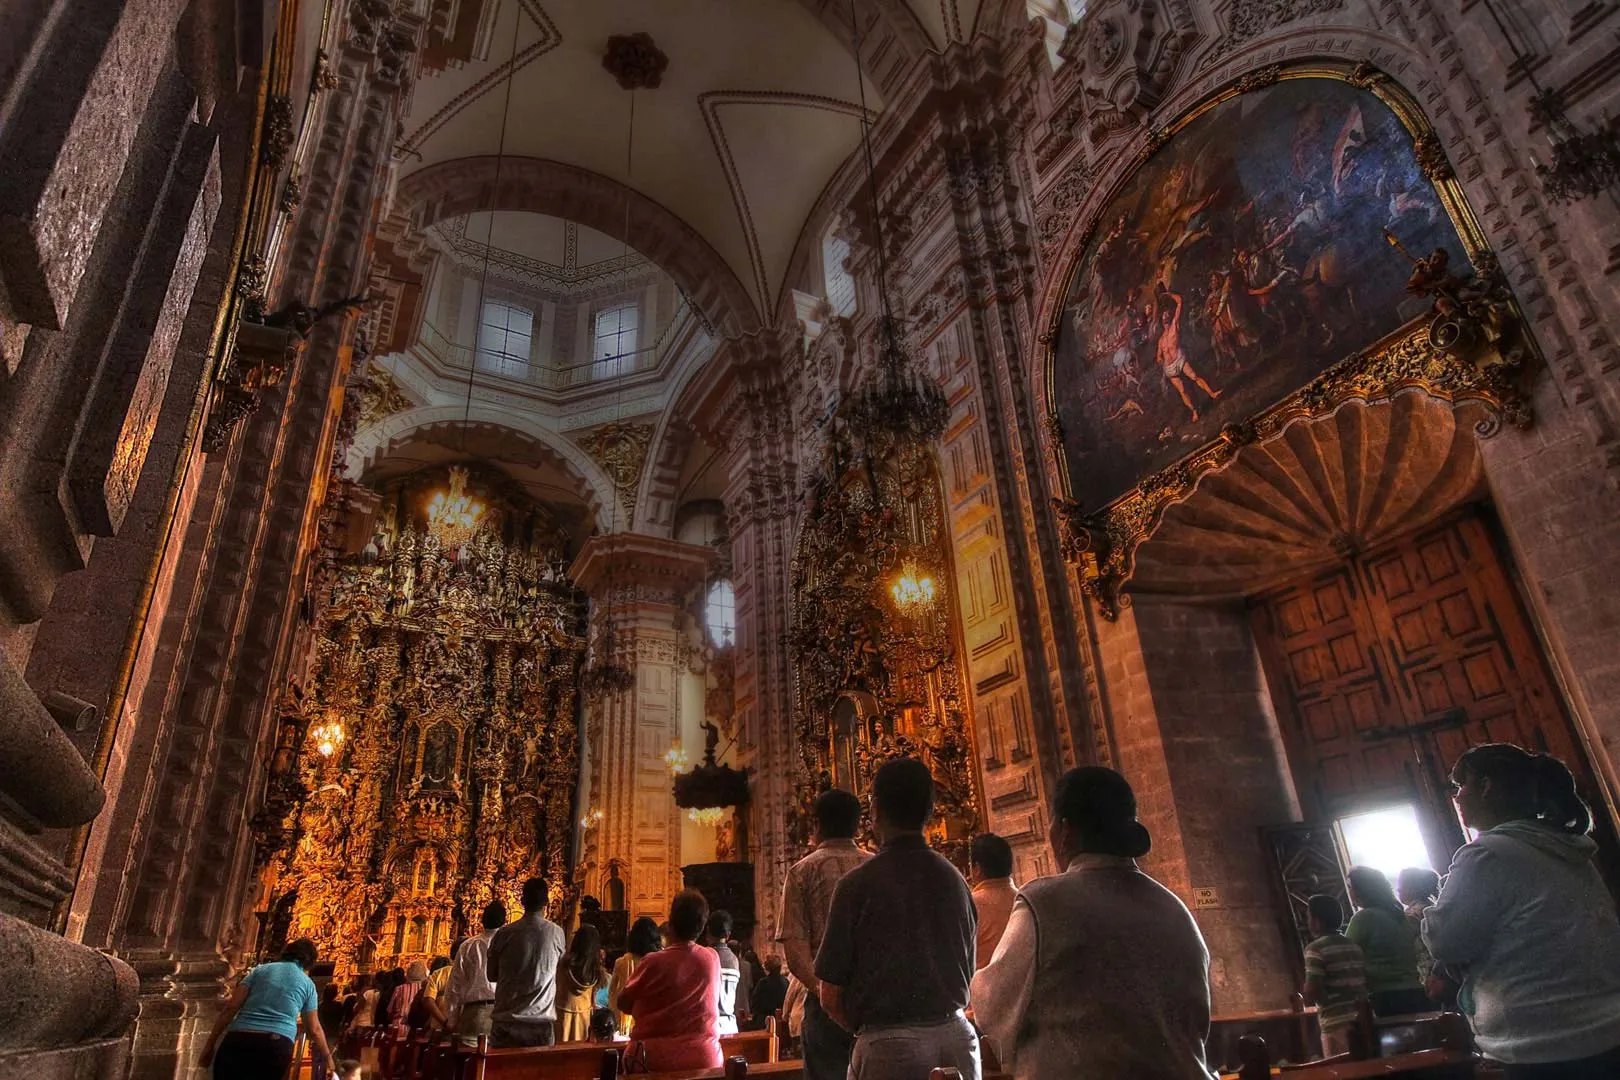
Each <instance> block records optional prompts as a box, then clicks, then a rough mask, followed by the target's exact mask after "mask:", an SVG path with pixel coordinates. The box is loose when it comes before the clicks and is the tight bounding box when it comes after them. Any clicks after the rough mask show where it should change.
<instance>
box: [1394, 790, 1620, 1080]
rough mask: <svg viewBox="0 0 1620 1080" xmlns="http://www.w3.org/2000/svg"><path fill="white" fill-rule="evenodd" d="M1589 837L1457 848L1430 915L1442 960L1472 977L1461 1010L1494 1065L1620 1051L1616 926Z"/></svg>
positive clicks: (1498, 836)
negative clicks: (1617, 1049)
mask: <svg viewBox="0 0 1620 1080" xmlns="http://www.w3.org/2000/svg"><path fill="white" fill-rule="evenodd" d="M1596 851H1597V845H1596V844H1595V843H1593V842H1592V840H1591V838H1590V837H1586V836H1574V835H1571V834H1569V833H1564V832H1558V831H1556V830H1554V829H1550V828H1548V827H1546V826H1545V825H1541V824H1539V823H1537V822H1533V821H1510V822H1507V823H1506V824H1503V825H1498V826H1497V827H1496V828H1494V829H1487V830H1485V831H1484V832H1482V833H1480V834H1479V837H1478V838H1477V839H1475V840H1474V841H1473V842H1472V843H1470V844H1465V845H1463V846H1462V847H1461V848H1459V849H1458V850H1457V854H1456V856H1455V857H1454V858H1453V859H1452V862H1451V873H1450V875H1449V876H1448V877H1447V878H1446V883H1445V887H1444V888H1442V889H1441V890H1440V898H1439V899H1438V900H1436V901H1435V903H1434V904H1433V906H1431V907H1430V908H1429V910H1428V911H1427V912H1426V913H1425V914H1424V917H1423V940H1424V942H1425V943H1426V944H1427V945H1428V947H1429V951H1430V952H1431V953H1433V955H1434V958H1435V959H1436V960H1437V961H1439V962H1441V963H1444V964H1450V965H1452V966H1453V967H1456V968H1457V969H1459V970H1460V971H1461V973H1462V974H1463V976H1464V979H1463V987H1462V991H1461V993H1460V995H1459V999H1458V1000H1459V1003H1460V1005H1461V1008H1462V1010H1463V1012H1465V1013H1467V1014H1468V1017H1469V1021H1470V1022H1471V1023H1472V1025H1473V1028H1474V1038H1475V1040H1476V1041H1477V1042H1478V1044H1479V1048H1480V1049H1481V1050H1483V1051H1484V1052H1485V1053H1486V1055H1488V1056H1489V1057H1491V1058H1493V1059H1495V1060H1497V1061H1501V1062H1505V1063H1507V1064H1509V1065H1527V1064H1538V1063H1543V1062H1556V1061H1574V1060H1579V1059H1581V1058H1585V1057H1592V1056H1594V1055H1597V1054H1601V1053H1603V1052H1605V1051H1607V1050H1611V1049H1613V1048H1615V1047H1617V1046H1620V918H1617V917H1616V914H1615V906H1614V900H1613V898H1612V897H1610V895H1609V892H1608V890H1607V889H1606V888H1604V885H1603V880H1602V878H1600V877H1599V876H1598V872H1597V868H1596V867H1594V866H1593V865H1592V855H1593V853H1594V852H1596Z"/></svg>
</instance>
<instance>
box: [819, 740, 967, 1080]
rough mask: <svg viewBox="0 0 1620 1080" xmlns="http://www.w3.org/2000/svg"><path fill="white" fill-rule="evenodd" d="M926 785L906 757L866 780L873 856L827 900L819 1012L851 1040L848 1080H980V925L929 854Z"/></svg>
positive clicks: (941, 861) (959, 883)
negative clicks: (976, 971)
mask: <svg viewBox="0 0 1620 1080" xmlns="http://www.w3.org/2000/svg"><path fill="white" fill-rule="evenodd" d="M933 812H934V777H933V774H932V773H931V772H929V769H928V766H927V765H925V764H924V763H923V762H922V761H920V760H918V759H917V758H913V757H900V758H894V759H893V760H890V761H887V762H885V763H884V764H883V766H882V767H881V768H879V769H878V771H877V773H876V774H875V775H874V776H873V777H872V816H873V818H874V819H875V824H876V826H877V833H878V836H879V838H880V839H881V840H882V842H883V848H882V850H880V851H879V852H878V853H877V854H876V855H874V856H872V857H871V858H870V859H868V860H867V861H866V862H864V863H862V864H861V865H859V866H857V867H855V868H854V869H853V870H851V871H850V872H849V873H847V874H845V875H844V877H843V880H841V881H840V882H839V883H838V887H837V888H836V889H834V890H833V900H832V909H831V911H829V912H828V914H827V930H826V934H825V935H824V936H823V937H822V939H821V949H820V951H819V952H817V954H816V970H815V975H816V978H817V979H818V980H820V997H821V1006H822V1008H824V1009H825V1010H826V1012H827V1015H828V1016H830V1017H832V1019H833V1020H834V1021H836V1022H837V1023H838V1024H840V1025H842V1026H843V1027H844V1028H845V1029H846V1030H848V1031H852V1032H854V1033H855V1047H854V1049H853V1050H852V1051H851V1052H850V1058H849V1080H890V1078H898V1077H911V1076H927V1075H928V1072H929V1070H931V1069H936V1068H954V1069H957V1070H958V1071H960V1072H961V1074H962V1077H963V1080H979V1075H980V1066H979V1038H978V1034H977V1033H976V1032H975V1031H974V1029H973V1025H972V1024H971V1023H969V1022H968V1019H967V1016H966V1013H965V1010H966V1008H967V1004H968V982H969V980H971V979H972V977H973V948H974V939H975V936H976V932H977V923H978V917H977V915H975V913H974V911H973V896H972V894H971V893H970V892H969V891H968V886H967V882H966V881H965V880H963V878H962V875H961V873H960V872H959V871H958V870H957V869H956V867H955V866H953V865H951V863H950V862H949V861H948V860H947V859H946V858H945V857H944V856H943V855H941V854H939V853H938V852H937V851H934V850H933V849H932V848H930V847H929V846H928V840H927V838H926V837H925V836H924V835H923V829H924V827H926V826H927V824H928V820H929V818H930V817H932V816H933Z"/></svg>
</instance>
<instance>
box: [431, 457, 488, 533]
mask: <svg viewBox="0 0 1620 1080" xmlns="http://www.w3.org/2000/svg"><path fill="white" fill-rule="evenodd" d="M484 511H485V506H484V503H483V500H481V499H479V498H478V497H477V496H475V495H469V494H467V470H466V469H463V468H461V467H460V466H458V465H452V466H451V467H450V490H449V491H448V492H445V491H440V492H436V493H435V494H434V496H433V499H432V500H431V501H430V502H429V503H428V507H427V518H428V531H429V532H431V533H432V534H433V535H434V536H436V537H438V540H439V545H440V546H441V547H442V548H444V549H445V550H448V551H454V550H457V549H460V548H463V547H465V546H466V545H467V544H468V543H469V542H471V540H472V538H473V537H475V536H477V535H478V530H479V529H480V528H482V527H483V524H484Z"/></svg>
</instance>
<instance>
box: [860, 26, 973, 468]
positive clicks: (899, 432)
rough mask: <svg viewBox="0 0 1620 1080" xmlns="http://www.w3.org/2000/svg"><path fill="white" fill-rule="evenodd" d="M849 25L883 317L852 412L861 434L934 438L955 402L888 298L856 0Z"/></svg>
mask: <svg viewBox="0 0 1620 1080" xmlns="http://www.w3.org/2000/svg"><path fill="white" fill-rule="evenodd" d="M849 22H850V30H851V32H852V34H853V36H854V42H855V81H856V85H857V87H858V88H859V92H860V106H861V150H862V152H863V154H864V156H865V158H866V188H867V194H868V196H869V198H870V201H871V204H872V246H873V248H874V250H875V251H876V253H877V276H878V280H877V286H878V303H879V305H880V306H881V308H882V315H881V318H880V320H879V323H878V363H877V369H876V370H875V371H874V372H873V373H872V374H871V375H870V376H868V377H867V379H866V380H865V382H864V383H863V384H862V385H861V387H860V389H858V390H857V391H855V393H854V394H853V395H852V396H851V398H850V401H849V404H848V407H847V408H848V412H847V415H848V417H849V422H850V426H851V427H852V428H853V429H854V431H855V433H856V434H857V435H860V436H863V437H868V438H869V437H872V436H878V435H885V434H886V435H889V436H893V437H896V438H899V439H903V440H912V441H916V442H924V443H929V442H933V441H934V440H935V439H938V438H939V437H940V436H941V435H943V434H944V433H945V425H946V423H947V421H948V420H949V419H950V404H949V403H948V402H947V401H946V400H945V392H944V391H943V390H941V389H940V388H939V383H938V382H936V381H935V380H934V379H932V378H930V377H929V376H927V375H926V374H919V373H918V372H917V371H916V370H915V369H914V367H913V365H912V363H911V357H910V356H908V355H907V354H906V350H905V346H904V345H903V344H902V341H901V333H900V325H899V322H898V320H897V319H896V318H895V315H894V309H893V307H892V305H891V304H890V303H889V260H888V252H887V251H886V250H885V249H884V244H883V212H882V210H881V209H880V208H879V206H878V187H877V166H876V164H875V159H874V156H873V153H872V119H871V114H870V113H869V112H868V111H867V108H866V74H865V72H864V71H862V69H861V22H860V18H859V16H858V15H857V13H856V10H855V0H850V5H849Z"/></svg>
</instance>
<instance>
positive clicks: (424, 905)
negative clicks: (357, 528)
mask: <svg viewBox="0 0 1620 1080" xmlns="http://www.w3.org/2000/svg"><path fill="white" fill-rule="evenodd" d="M424 494H425V493H424V490H423V489H422V487H417V488H415V489H411V488H407V489H406V490H404V491H403V492H400V493H396V494H395V495H394V496H392V497H391V501H392V503H393V506H392V508H391V509H390V510H388V511H385V512H384V514H383V515H382V517H381V519H380V522H379V524H378V526H377V528H376V530H375V533H374V535H373V537H372V540H371V542H370V543H369V544H368V545H367V546H366V548H365V550H364V551H363V552H362V553H360V554H358V555H354V556H349V557H346V558H344V559H341V560H339V562H338V564H337V566H336V568H335V573H334V574H332V575H331V578H330V580H331V584H330V586H329V587H328V595H327V596H326V597H325V602H324V604H323V607H322V614H321V616H320V619H321V622H320V626H319V633H318V636H317V646H316V648H317V650H318V655H317V656H316V658H315V664H314V667H313V669H312V675H311V679H310V683H309V690H308V693H307V694H306V700H305V701H304V703H303V705H302V708H301V712H302V714H303V716H304V718H305V721H306V723H307V730H308V732H309V734H308V736H307V740H306V745H305V747H304V751H303V753H302V755H301V760H300V764H299V770H300V772H301V776H300V786H301V787H302V789H303V792H305V793H306V794H305V795H304V798H303V799H302V800H301V802H300V803H299V805H298V806H297V807H296V808H295V809H294V810H293V821H294V825H293V828H292V829H291V830H290V831H289V832H288V833H287V839H286V841H285V843H284V846H283V848H282V850H281V851H280V852H279V853H278V855H277V856H276V857H275V858H274V859H273V861H272V863H271V865H270V867H269V872H270V873H271V874H272V875H273V878H272V880H273V893H274V898H273V899H272V910H273V911H275V912H276V913H277V915H278V922H280V923H282V925H283V926H284V927H285V930H284V931H281V930H280V928H279V927H278V928H277V929H278V933H277V934H276V935H275V936H277V937H280V936H282V933H284V934H285V936H286V937H288V938H292V937H300V936H307V937H310V938H313V939H314V940H315V941H316V943H317V945H318V946H319V948H320V951H321V955H322V957H323V958H324V959H331V960H333V961H335V962H336V965H337V970H338V971H339V973H344V972H348V971H354V970H373V969H376V968H378V967H392V966H396V965H404V964H409V963H410V962H411V961H413V960H418V959H427V958H431V957H433V956H441V955H445V954H447V953H448V952H449V950H450V946H451V944H452V943H453V942H454V941H455V940H456V939H457V938H458V937H460V936H461V935H463V934H465V933H468V932H469V928H475V927H476V926H477V925H478V918H479V915H480V913H481V911H482V908H483V906H484V905H485V904H486V903H487V902H488V901H489V900H491V899H494V898H500V899H503V900H505V901H506V902H507V904H508V907H509V909H510V910H514V911H515V910H518V892H519V890H520V888H521V886H522V883H523V881H524V880H525V879H527V878H529V877H532V876H543V877H545V878H546V879H547V880H548V881H550V882H552V883H553V884H552V892H553V896H552V901H553V908H554V909H560V908H561V906H562V905H563V904H564V902H565V901H566V899H567V897H566V896H565V895H564V890H565V888H566V883H567V882H568V881H569V880H570V878H571V874H570V872H569V864H570V862H571V859H572V855H573V853H572V851H571V849H570V845H571V837H572V828H571V824H572V822H573V819H574V816H575V815H574V797H575V790H576V787H577V782H578V769H579V764H578V758H579V754H578V730H579V716H578V707H577V704H578V686H579V671H580V668H581V665H582V657H583V652H584V644H585V643H584V639H583V637H582V636H581V632H582V629H583V610H584V609H583V604H582V603H581V600H580V596H579V593H578V592H577V590H576V589H575V588H574V586H573V584H572V583H571V582H570V581H569V580H568V579H567V577H566V575H565V573H564V568H565V567H566V565H567V563H566V550H565V543H566V538H565V535H564V534H563V532H562V531H561V530H559V529H558V528H557V527H556V524H555V522H554V521H553V520H552V518H551V516H550V515H549V514H548V513H547V512H546V511H545V509H544V508H543V507H537V506H533V505H529V506H526V507H518V506H516V505H515V504H514V503H513V502H512V501H507V502H506V503H505V505H504V506H502V505H499V503H498V501H497V500H494V499H492V500H491V503H492V504H493V507H492V510H491V512H490V514H489V516H488V517H487V518H486V520H485V521H484V523H483V527H482V528H481V529H480V530H479V531H478V532H477V533H476V534H475V535H474V536H472V538H471V539H470V540H467V541H466V542H465V543H462V544H460V546H458V547H454V548H452V547H449V546H447V545H444V544H442V543H441V540H440V537H439V536H438V535H436V534H435V533H434V532H433V531H431V530H430V529H428V528H427V527H426V526H425V522H424V520H423V518H422V515H421V510H422V508H423V505H424V499H423V497H424ZM501 519H504V521H503V520H501ZM396 520H399V521H403V522H404V524H403V525H396V524H395V522H396ZM334 725H335V729H336V730H337V731H338V732H339V735H338V737H337V738H336V740H334V739H333V738H332V735H331V733H332V731H333V730H334Z"/></svg>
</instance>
